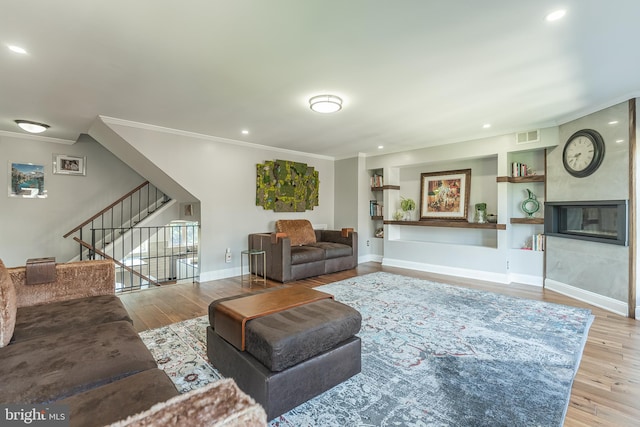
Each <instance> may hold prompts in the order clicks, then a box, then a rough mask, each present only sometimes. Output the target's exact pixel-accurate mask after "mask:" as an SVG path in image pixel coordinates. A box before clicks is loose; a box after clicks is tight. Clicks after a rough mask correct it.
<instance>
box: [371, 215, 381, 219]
mask: <svg viewBox="0 0 640 427" xmlns="http://www.w3.org/2000/svg"><path fill="white" fill-rule="evenodd" d="M371 219H384V217H383V216H372V217H371Z"/></svg>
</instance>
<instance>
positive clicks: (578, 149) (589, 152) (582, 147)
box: [566, 136, 596, 171]
mask: <svg viewBox="0 0 640 427" xmlns="http://www.w3.org/2000/svg"><path fill="white" fill-rule="evenodd" d="M595 150H596V149H595V146H594V144H593V141H592V140H590V139H589V138H587V137H586V136H578V137H576V138H573V139H572V140H571V141H569V143H568V144H567V152H566V159H567V164H568V165H569V167H570V168H571V169H573V170H574V171H583V170H585V169H586V168H587V166H589V165H590V164H591V162H592V161H593V156H594V155H595Z"/></svg>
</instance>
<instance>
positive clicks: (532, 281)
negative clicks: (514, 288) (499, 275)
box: [507, 273, 543, 287]
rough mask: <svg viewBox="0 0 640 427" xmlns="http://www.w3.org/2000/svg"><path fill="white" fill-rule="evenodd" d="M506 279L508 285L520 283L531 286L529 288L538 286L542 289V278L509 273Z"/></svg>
mask: <svg viewBox="0 0 640 427" xmlns="http://www.w3.org/2000/svg"><path fill="white" fill-rule="evenodd" d="M507 277H509V283H521V284H523V285H531V286H538V287H542V284H543V278H542V276H531V275H529V274H517V273H509V274H508V275H507Z"/></svg>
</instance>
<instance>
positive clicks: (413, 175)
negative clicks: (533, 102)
mask: <svg viewBox="0 0 640 427" xmlns="http://www.w3.org/2000/svg"><path fill="white" fill-rule="evenodd" d="M557 143H558V129H557V128H546V129H541V130H540V141H539V142H533V143H529V144H517V143H516V137H515V134H509V135H503V136H496V137H491V138H485V139H482V140H474V141H465V142H460V143H456V144H448V145H442V146H436V147H431V148H424V149H420V150H413V151H407V152H401V153H393V154H388V155H381V156H375V157H370V158H367V169H368V170H372V169H384V170H385V184H392V185H400V191H394V192H389V193H390V196H389V197H388V200H387V201H386V205H388V207H387V206H385V210H386V211H387V216H388V217H390V214H391V213H392V212H393V211H395V210H396V209H397V208H398V207H399V199H400V196H404V197H409V198H413V199H414V200H415V201H416V203H417V204H418V209H419V204H420V174H421V173H423V172H438V171H447V170H457V169H466V168H470V169H472V172H471V191H470V198H469V205H470V208H469V214H468V218H469V219H471V220H473V215H474V212H473V209H474V208H473V206H474V205H475V204H476V203H480V202H486V203H487V207H488V211H489V213H496V214H498V220H499V222H500V223H502V224H507V229H506V230H478V229H467V228H464V229H457V228H438V227H420V226H409V225H386V226H385V238H384V251H383V252H384V255H383V263H384V264H386V265H393V266H398V267H405V268H412V269H417V270H423V271H432V272H435V273H444V274H453V275H459V276H467V277H474V278H479V279H486V280H493V281H497V282H503V283H509V282H511V281H519V282H523V283H531V284H542V257H541V256H539V254H534V255H533V256H532V257H529V258H531V260H529V261H530V262H522V259H521V258H522V257H523V254H520V253H518V252H522V251H513V250H512V248H511V239H509V238H508V237H509V235H510V234H511V233H512V225H511V224H509V219H508V215H509V211H510V209H509V206H510V205H509V203H511V202H512V200H510V199H511V198H513V195H512V193H513V192H512V191H510V190H509V189H508V187H507V186H508V185H511V184H507V183H500V184H498V183H496V176H503V175H507V174H508V171H509V161H510V158H509V153H515V152H521V151H529V150H543V149H544V148H546V147H553V146H555V145H557ZM387 175H391V176H390V177H388V176H387ZM414 215H415V219H417V218H418V215H419V212H416V213H415V214H414ZM386 219H390V218H386ZM526 255H529V254H526ZM511 257H514V258H517V259H514V261H518V262H513V263H511V267H510V266H509V262H510V261H511ZM530 263H536V264H537V265H538V268H537V269H536V271H537V273H536V275H532V273H531V270H530V269H529V266H528V264H530ZM520 267H523V268H521V269H520V270H518V268H520ZM525 267H526V268H525Z"/></svg>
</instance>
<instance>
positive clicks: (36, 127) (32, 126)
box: [15, 120, 49, 133]
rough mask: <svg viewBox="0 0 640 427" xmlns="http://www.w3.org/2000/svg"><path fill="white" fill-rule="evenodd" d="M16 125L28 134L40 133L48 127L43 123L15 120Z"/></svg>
mask: <svg viewBox="0 0 640 427" xmlns="http://www.w3.org/2000/svg"><path fill="white" fill-rule="evenodd" d="M15 122H16V124H17V125H18V126H19V127H20V129H22V130H26V131H27V132H30V133H42V132H44V131H45V130H47V129H49V125H47V124H44V123H38V122H32V121H31V120H15Z"/></svg>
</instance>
